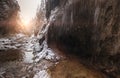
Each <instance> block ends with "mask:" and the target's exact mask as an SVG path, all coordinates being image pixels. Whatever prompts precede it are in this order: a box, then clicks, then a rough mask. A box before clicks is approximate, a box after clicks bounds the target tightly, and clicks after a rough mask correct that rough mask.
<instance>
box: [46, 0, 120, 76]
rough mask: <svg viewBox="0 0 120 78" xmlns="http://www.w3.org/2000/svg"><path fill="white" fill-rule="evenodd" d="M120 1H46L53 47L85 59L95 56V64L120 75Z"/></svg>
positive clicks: (109, 74)
mask: <svg viewBox="0 0 120 78" xmlns="http://www.w3.org/2000/svg"><path fill="white" fill-rule="evenodd" d="M119 4H120V0H87V1H86V0H46V18H47V20H48V25H47V26H48V27H49V28H48V31H47V42H48V45H49V47H51V48H53V49H54V48H56V47H57V49H59V50H60V51H61V52H63V53H65V54H66V55H69V54H72V55H78V56H79V57H80V58H81V57H82V59H83V58H85V59H88V58H91V57H92V58H93V59H92V66H93V67H95V68H97V69H99V70H100V71H102V72H104V73H105V74H106V75H108V76H109V78H119V77H120V76H119V74H120V73H119V72H120V69H119V65H120V60H118V59H119V57H120V22H119V20H120V10H119V9H120V5H119ZM85 59H83V60H84V61H85ZM85 62H86V63H90V62H91V61H90V60H89V61H85Z"/></svg>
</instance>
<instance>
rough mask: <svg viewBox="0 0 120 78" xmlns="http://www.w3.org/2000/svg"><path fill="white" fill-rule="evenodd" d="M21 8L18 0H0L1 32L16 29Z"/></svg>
mask: <svg viewBox="0 0 120 78" xmlns="http://www.w3.org/2000/svg"><path fill="white" fill-rule="evenodd" d="M19 10H20V8H19V5H18V3H17V1H16V0H0V33H1V34H5V33H6V32H8V33H9V31H10V30H11V31H15V30H16V25H17V20H18V19H19V15H18V12H19Z"/></svg>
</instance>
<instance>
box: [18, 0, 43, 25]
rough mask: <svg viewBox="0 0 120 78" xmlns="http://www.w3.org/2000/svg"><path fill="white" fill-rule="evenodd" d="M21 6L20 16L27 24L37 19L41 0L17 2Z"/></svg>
mask: <svg viewBox="0 0 120 78" xmlns="http://www.w3.org/2000/svg"><path fill="white" fill-rule="evenodd" d="M17 1H18V3H19V5H20V9H21V12H20V15H21V18H22V20H23V21H24V22H25V23H28V22H30V20H31V19H32V18H33V17H35V14H36V10H37V7H38V5H39V4H40V1H41V0H17Z"/></svg>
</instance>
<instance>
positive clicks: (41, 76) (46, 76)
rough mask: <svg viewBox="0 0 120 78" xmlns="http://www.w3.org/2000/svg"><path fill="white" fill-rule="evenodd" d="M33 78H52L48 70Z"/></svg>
mask: <svg viewBox="0 0 120 78" xmlns="http://www.w3.org/2000/svg"><path fill="white" fill-rule="evenodd" d="M33 78H51V77H50V76H49V74H48V73H47V71H46V70H42V71H40V72H38V73H37V74H36V75H35V76H34V77H33Z"/></svg>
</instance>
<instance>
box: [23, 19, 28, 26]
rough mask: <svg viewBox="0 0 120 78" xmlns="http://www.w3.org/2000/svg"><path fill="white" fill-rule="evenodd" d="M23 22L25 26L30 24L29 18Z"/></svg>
mask: <svg viewBox="0 0 120 78" xmlns="http://www.w3.org/2000/svg"><path fill="white" fill-rule="evenodd" d="M22 23H23V25H24V26H26V27H28V26H29V21H27V20H24V19H23V20H22Z"/></svg>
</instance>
